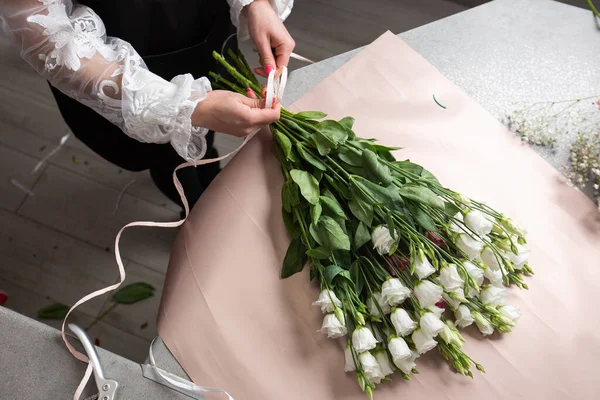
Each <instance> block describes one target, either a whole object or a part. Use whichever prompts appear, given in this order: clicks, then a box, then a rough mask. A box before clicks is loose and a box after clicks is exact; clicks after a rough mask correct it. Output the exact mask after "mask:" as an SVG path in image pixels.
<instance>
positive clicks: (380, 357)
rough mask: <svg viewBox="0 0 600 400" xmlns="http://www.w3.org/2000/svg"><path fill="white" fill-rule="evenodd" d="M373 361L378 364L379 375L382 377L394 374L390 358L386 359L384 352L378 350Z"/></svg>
mask: <svg viewBox="0 0 600 400" xmlns="http://www.w3.org/2000/svg"><path fill="white" fill-rule="evenodd" d="M375 359H376V360H377V362H378V363H379V368H381V373H382V374H383V376H384V377H385V376H388V375H391V374H393V373H394V367H392V364H391V363H390V358H389V357H388V355H387V353H386V352H385V350H379V351H377V352H376V353H375Z"/></svg>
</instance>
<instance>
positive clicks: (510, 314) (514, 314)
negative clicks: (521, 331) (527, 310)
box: [498, 304, 521, 322]
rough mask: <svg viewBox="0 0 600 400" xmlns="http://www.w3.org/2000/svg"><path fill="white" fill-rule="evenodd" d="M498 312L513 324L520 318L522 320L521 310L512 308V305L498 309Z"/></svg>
mask: <svg viewBox="0 0 600 400" xmlns="http://www.w3.org/2000/svg"><path fill="white" fill-rule="evenodd" d="M498 312H500V315H502V316H503V317H504V318H508V319H509V320H511V321H512V322H517V321H518V320H519V318H521V312H520V311H519V309H518V308H517V307H515V306H511V305H510V304H507V305H505V306H502V307H500V308H498Z"/></svg>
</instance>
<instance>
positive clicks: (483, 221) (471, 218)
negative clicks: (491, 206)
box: [465, 210, 494, 236]
mask: <svg viewBox="0 0 600 400" xmlns="http://www.w3.org/2000/svg"><path fill="white" fill-rule="evenodd" d="M465 224H466V225H467V226H468V227H469V229H471V230H472V231H473V232H475V233H477V234H478V235H480V236H483V235H487V234H488V233H490V232H491V231H492V228H493V227H494V222H493V219H491V217H490V216H489V215H486V214H484V213H482V212H480V211H475V210H472V211H469V212H468V213H467V215H466V216H465Z"/></svg>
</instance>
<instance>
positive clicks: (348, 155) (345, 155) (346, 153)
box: [337, 147, 363, 167]
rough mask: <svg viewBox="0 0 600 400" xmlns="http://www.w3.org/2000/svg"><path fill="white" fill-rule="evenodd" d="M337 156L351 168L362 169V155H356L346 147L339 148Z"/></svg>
mask: <svg viewBox="0 0 600 400" xmlns="http://www.w3.org/2000/svg"><path fill="white" fill-rule="evenodd" d="M337 156H338V158H339V159H340V160H342V161H343V162H345V163H346V164H348V165H351V166H353V167H362V165H363V158H362V155H361V154H357V153H356V152H354V151H352V150H350V149H347V148H346V147H340V148H339V149H338V154H337Z"/></svg>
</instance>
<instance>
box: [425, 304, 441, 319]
mask: <svg viewBox="0 0 600 400" xmlns="http://www.w3.org/2000/svg"><path fill="white" fill-rule="evenodd" d="M426 310H429V311H431V312H432V313H433V315H435V316H436V317H438V318H441V317H442V314H443V313H444V311H446V309H445V308H440V307H438V306H436V305H434V306H429V307H427V308H426Z"/></svg>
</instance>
